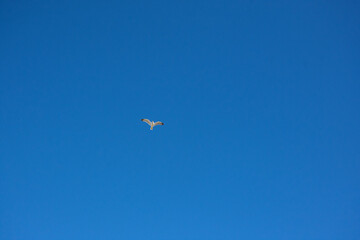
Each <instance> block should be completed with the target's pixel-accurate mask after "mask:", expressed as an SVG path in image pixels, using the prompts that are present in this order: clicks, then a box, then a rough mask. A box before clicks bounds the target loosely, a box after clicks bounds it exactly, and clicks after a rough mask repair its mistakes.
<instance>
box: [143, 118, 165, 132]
mask: <svg viewBox="0 0 360 240" xmlns="http://www.w3.org/2000/svg"><path fill="white" fill-rule="evenodd" d="M141 121H143V122H146V123H147V124H149V125H150V130H153V127H155V126H157V125H164V123H162V122H154V121H152V122H151V121H150V120H149V119H141Z"/></svg>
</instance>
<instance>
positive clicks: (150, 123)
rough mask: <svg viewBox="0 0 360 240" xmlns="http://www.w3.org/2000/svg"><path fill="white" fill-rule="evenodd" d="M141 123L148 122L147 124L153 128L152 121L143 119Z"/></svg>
mask: <svg viewBox="0 0 360 240" xmlns="http://www.w3.org/2000/svg"><path fill="white" fill-rule="evenodd" d="M141 121H143V122H146V123H147V124H149V125H150V126H151V122H150V120H149V119H144V118H143V119H141Z"/></svg>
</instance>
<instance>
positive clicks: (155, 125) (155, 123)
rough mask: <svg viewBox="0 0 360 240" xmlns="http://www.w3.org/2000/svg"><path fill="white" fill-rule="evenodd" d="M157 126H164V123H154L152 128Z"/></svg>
mask: <svg viewBox="0 0 360 240" xmlns="http://www.w3.org/2000/svg"><path fill="white" fill-rule="evenodd" d="M157 125H164V123H162V122H156V123H155V124H154V126H157Z"/></svg>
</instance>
